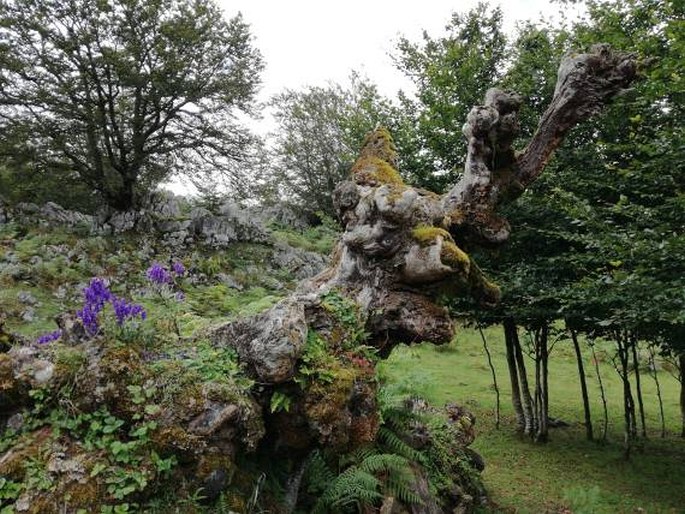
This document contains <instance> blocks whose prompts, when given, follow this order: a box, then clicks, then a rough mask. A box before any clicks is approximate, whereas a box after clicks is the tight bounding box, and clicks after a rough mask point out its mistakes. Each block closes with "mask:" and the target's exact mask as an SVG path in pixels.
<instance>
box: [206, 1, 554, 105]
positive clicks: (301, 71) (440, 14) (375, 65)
mask: <svg viewBox="0 0 685 514" xmlns="http://www.w3.org/2000/svg"><path fill="white" fill-rule="evenodd" d="M477 1H478V0H452V1H446V0H422V1H417V0H394V1H389V0H335V1H330V0H329V1H326V0H220V1H219V3H220V5H221V6H222V8H223V9H224V11H225V13H226V14H227V15H228V16H233V15H235V14H237V13H238V12H241V13H242V14H243V18H244V20H245V21H246V22H247V23H249V24H250V26H251V32H252V34H253V35H254V44H255V46H256V47H257V48H258V49H259V50H260V51H261V52H262V55H263V56H264V59H265V62H266V69H265V71H264V73H263V75H262V80H263V87H262V91H261V94H260V99H261V100H266V99H268V98H269V97H270V96H272V95H274V94H276V93H278V92H279V91H281V90H283V89H284V88H291V89H299V88H301V87H303V86H308V85H313V86H325V85H326V84H327V82H328V81H333V82H338V83H342V84H345V83H347V79H348V77H349V76H350V72H351V71H352V70H355V71H359V72H361V73H362V75H365V76H366V77H368V78H369V79H371V80H372V81H373V82H375V83H376V84H377V86H378V88H379V90H380V92H381V93H382V94H384V95H386V96H388V97H393V96H394V95H395V94H396V93H397V91H398V90H399V89H400V88H402V89H407V88H408V87H409V84H408V82H407V81H406V79H404V77H403V76H402V75H401V74H400V73H399V72H398V71H397V70H395V68H394V66H393V63H392V59H391V58H390V56H389V54H390V53H394V47H395V45H396V43H397V41H398V39H399V36H400V35H402V36H405V37H407V38H408V39H410V40H412V41H418V40H419V39H420V38H421V34H422V31H423V30H424V29H425V30H427V31H428V33H429V34H430V35H432V36H434V37H436V36H439V35H442V34H443V33H444V27H445V25H447V23H448V22H449V20H450V16H451V13H452V12H454V11H457V12H466V11H468V10H469V9H470V8H472V7H474V6H475V5H476V4H477ZM491 5H497V2H495V1H493V2H491ZM501 7H502V10H503V12H504V23H505V30H507V31H510V30H513V29H514V26H515V23H516V21H518V20H527V19H534V20H537V19H539V17H540V14H541V13H544V15H545V16H547V17H551V16H555V15H556V13H557V12H558V11H559V6H558V5H556V4H552V3H551V2H549V1H545V0H509V1H507V2H503V3H501Z"/></svg>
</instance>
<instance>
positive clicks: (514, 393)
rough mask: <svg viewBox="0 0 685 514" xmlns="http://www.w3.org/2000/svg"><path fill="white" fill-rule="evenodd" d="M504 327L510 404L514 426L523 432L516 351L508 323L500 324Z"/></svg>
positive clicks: (524, 423)
mask: <svg viewBox="0 0 685 514" xmlns="http://www.w3.org/2000/svg"><path fill="white" fill-rule="evenodd" d="M502 325H503V328H504V343H505V345H506V349H507V368H508V369H509V380H510V382H511V405H512V407H513V408H514V414H515V415H516V426H517V428H518V430H519V431H521V432H523V431H524V430H525V427H526V416H525V413H524V412H523V405H522V404H521V388H520V386H519V378H518V371H517V369H516V355H515V353H516V351H515V349H514V341H513V337H512V335H511V331H510V329H509V326H508V324H507V323H506V322H505V323H503V324H502Z"/></svg>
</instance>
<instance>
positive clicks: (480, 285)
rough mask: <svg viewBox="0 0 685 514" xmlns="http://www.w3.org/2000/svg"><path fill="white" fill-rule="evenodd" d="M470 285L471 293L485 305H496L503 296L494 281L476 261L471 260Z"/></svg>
mask: <svg viewBox="0 0 685 514" xmlns="http://www.w3.org/2000/svg"><path fill="white" fill-rule="evenodd" d="M469 286H470V288H471V294H472V295H473V296H474V297H475V298H476V299H477V300H478V301H479V302H480V303H483V304H485V305H496V304H497V303H499V301H500V299H501V298H502V291H501V290H500V288H499V286H498V285H497V284H495V283H494V282H491V281H490V280H488V278H487V277H486V276H485V274H484V273H483V271H482V270H481V269H480V268H479V267H478V265H477V264H476V263H475V262H473V261H472V262H471V271H470V273H469Z"/></svg>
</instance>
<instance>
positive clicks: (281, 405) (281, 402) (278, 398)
mask: <svg viewBox="0 0 685 514" xmlns="http://www.w3.org/2000/svg"><path fill="white" fill-rule="evenodd" d="M291 402H292V398H291V397H290V396H288V395H287V394H285V393H282V392H280V391H274V394H272V395H271V402H270V403H269V410H270V411H271V412H272V413H274V412H279V411H285V412H290V404H291Z"/></svg>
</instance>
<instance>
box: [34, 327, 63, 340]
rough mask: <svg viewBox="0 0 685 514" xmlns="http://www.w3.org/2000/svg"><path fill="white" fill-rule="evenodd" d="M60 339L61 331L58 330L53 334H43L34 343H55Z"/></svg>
mask: <svg viewBox="0 0 685 514" xmlns="http://www.w3.org/2000/svg"><path fill="white" fill-rule="evenodd" d="M60 337H62V331H61V330H59V329H58V330H55V331H54V332H48V333H47V334H43V335H42V336H40V337H39V338H38V339H36V342H37V343H38V344H47V343H52V342H53V341H57V340H58V339H59V338H60Z"/></svg>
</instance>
